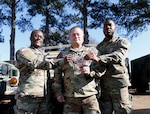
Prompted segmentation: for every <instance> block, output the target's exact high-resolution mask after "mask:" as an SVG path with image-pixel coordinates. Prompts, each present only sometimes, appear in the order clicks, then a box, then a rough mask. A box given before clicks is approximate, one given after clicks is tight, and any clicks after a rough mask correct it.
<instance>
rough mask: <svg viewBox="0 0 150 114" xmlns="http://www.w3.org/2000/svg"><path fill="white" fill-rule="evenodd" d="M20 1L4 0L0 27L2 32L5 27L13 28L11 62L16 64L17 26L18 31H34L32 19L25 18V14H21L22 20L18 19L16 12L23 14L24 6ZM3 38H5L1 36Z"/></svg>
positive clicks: (0, 15) (0, 13) (0, 12)
mask: <svg viewBox="0 0 150 114" xmlns="http://www.w3.org/2000/svg"><path fill="white" fill-rule="evenodd" d="M19 3H22V2H20V0H18V1H17V0H4V1H3V4H1V8H0V17H1V18H0V25H1V30H2V27H3V26H9V27H10V28H11V34H10V62H11V63H14V60H15V45H14V44H15V34H16V25H18V29H20V30H21V31H22V32H24V31H25V30H28V29H32V24H31V23H30V19H31V18H25V17H24V16H23V14H20V19H18V18H16V11H17V12H18V13H19V12H22V11H23V7H22V5H24V4H19ZM1 33H2V32H0V36H1V38H2V37H4V36H2V35H1Z"/></svg>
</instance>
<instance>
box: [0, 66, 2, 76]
mask: <svg viewBox="0 0 150 114" xmlns="http://www.w3.org/2000/svg"><path fill="white" fill-rule="evenodd" d="M1 74H2V66H0V75H1Z"/></svg>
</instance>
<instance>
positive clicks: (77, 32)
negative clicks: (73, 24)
mask: <svg viewBox="0 0 150 114" xmlns="http://www.w3.org/2000/svg"><path fill="white" fill-rule="evenodd" d="M69 40H70V42H71V45H72V46H76V45H79V46H81V45H82V43H83V41H84V34H83V31H82V29H81V28H79V27H77V28H73V29H72V30H71V31H70V34H69Z"/></svg>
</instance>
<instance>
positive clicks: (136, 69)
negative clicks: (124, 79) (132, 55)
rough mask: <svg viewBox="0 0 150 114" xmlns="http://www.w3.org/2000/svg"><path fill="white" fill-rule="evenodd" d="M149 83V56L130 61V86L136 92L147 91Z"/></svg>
mask: <svg viewBox="0 0 150 114" xmlns="http://www.w3.org/2000/svg"><path fill="white" fill-rule="evenodd" d="M149 83H150V54H148V55H145V56H142V57H140V58H137V59H134V60H132V61H131V84H132V88H135V89H137V92H140V93H144V92H146V90H149V89H150V88H149V86H150V85H149Z"/></svg>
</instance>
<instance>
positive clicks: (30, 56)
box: [21, 48, 37, 61]
mask: <svg viewBox="0 0 150 114" xmlns="http://www.w3.org/2000/svg"><path fill="white" fill-rule="evenodd" d="M21 54H22V56H23V57H24V58H26V59H28V60H30V61H32V60H34V59H36V58H37V55H36V54H35V53H34V51H32V50H31V49H30V48H23V49H22V50H21Z"/></svg>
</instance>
